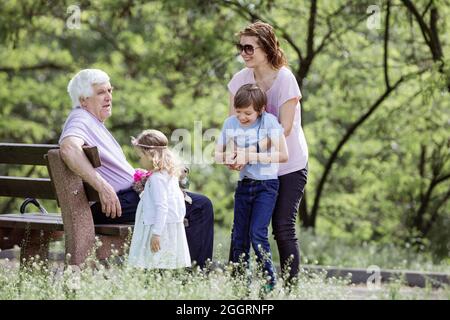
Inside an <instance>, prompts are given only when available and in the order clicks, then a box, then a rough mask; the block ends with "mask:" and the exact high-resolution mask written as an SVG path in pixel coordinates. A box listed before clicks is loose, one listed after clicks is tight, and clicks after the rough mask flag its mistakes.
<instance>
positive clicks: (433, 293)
mask: <svg viewBox="0 0 450 320" xmlns="http://www.w3.org/2000/svg"><path fill="white" fill-rule="evenodd" d="M224 247H226V246H224V245H222V244H217V245H216V247H215V256H214V260H215V264H214V266H213V265H210V268H209V271H208V272H201V271H199V270H198V269H193V270H177V271H163V272H161V271H154V270H152V271H145V270H139V269H135V268H131V267H129V266H127V263H126V256H125V257H124V258H118V257H114V256H113V257H112V258H111V259H110V260H109V261H106V262H102V263H100V262H99V261H96V260H95V259H94V258H93V257H90V258H89V259H88V261H87V264H88V265H89V266H90V267H84V268H81V269H79V268H77V267H70V266H69V267H67V266H64V263H62V262H59V263H58V262H52V261H50V262H49V263H48V264H45V263H44V262H43V261H39V260H37V261H34V262H32V263H30V264H29V265H27V266H26V267H24V268H22V269H20V268H19V267H18V262H17V261H8V260H5V259H3V260H0V299H6V300H9V299H83V300H102V299H126V300H129V299H131V300H134V299H160V300H166V299H170V300H189V299H218V300H228V299H450V289H449V288H448V287H446V288H441V289H438V290H436V289H432V288H431V286H429V287H427V288H424V289H419V288H408V287H406V286H405V285H404V284H403V283H402V281H401V280H400V279H399V280H397V281H393V282H392V283H389V284H386V285H383V286H382V287H381V288H375V289H372V290H369V289H368V288H367V287H366V286H365V285H358V286H355V285H351V284H350V283H349V280H348V279H342V278H340V279H337V278H326V274H325V273H324V272H322V273H312V272H307V271H305V270H302V272H301V274H300V277H299V281H298V283H297V284H296V285H292V286H286V285H285V284H284V281H283V278H282V275H279V277H278V283H277V285H276V286H275V288H274V289H273V290H272V291H270V292H265V291H264V290H263V288H264V284H265V280H264V277H263V275H262V273H261V272H260V271H259V270H258V269H257V267H256V263H255V261H252V263H251V267H250V269H249V272H248V273H247V274H240V275H236V274H233V273H232V266H231V265H229V264H225V261H226V258H225V257H227V250H228V249H227V248H225V249H224ZM217 263H220V267H218V264H217ZM250 274H251V276H250Z"/></svg>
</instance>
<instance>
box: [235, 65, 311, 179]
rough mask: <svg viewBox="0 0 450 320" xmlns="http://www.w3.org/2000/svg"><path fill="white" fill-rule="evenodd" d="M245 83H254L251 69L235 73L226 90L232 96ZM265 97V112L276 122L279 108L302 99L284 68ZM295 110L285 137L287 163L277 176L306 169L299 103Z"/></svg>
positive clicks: (294, 81)
mask: <svg viewBox="0 0 450 320" xmlns="http://www.w3.org/2000/svg"><path fill="white" fill-rule="evenodd" d="M247 83H256V80H255V76H254V73H253V69H252V68H244V69H242V70H241V71H239V72H238V73H236V74H235V75H234V76H233V78H232V79H231V81H230V82H229V83H228V89H229V90H230V92H231V94H232V95H233V96H234V95H235V94H236V92H237V91H238V89H239V88H240V87H241V86H243V85H244V84H247ZM266 95H267V110H266V111H267V112H269V113H271V114H273V115H274V116H275V117H277V119H278V121H279V119H280V108H281V106H282V105H283V104H284V103H285V102H286V101H288V100H290V99H292V98H298V99H299V101H300V98H301V97H302V94H301V92H300V88H299V87H298V83H297V80H296V79H295V76H294V74H293V73H292V72H291V70H289V69H288V68H286V67H282V68H281V69H280V71H279V72H278V75H277V78H276V79H275V81H274V82H273V84H272V87H270V89H269V90H267V91H266ZM295 109H296V110H295V115H294V122H293V125H292V131H291V133H290V134H289V136H287V137H286V144H287V147H288V152H289V161H288V162H287V163H280V167H279V170H278V176H282V175H285V174H288V173H291V172H295V171H298V170H301V169H303V168H305V167H306V163H307V162H308V146H307V144H306V139H305V135H304V133H303V129H302V126H301V116H300V102H298V103H297V105H296V107H295Z"/></svg>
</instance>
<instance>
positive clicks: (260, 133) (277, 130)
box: [218, 112, 284, 180]
mask: <svg viewBox="0 0 450 320" xmlns="http://www.w3.org/2000/svg"><path fill="white" fill-rule="evenodd" d="M283 133H284V129H283V127H282V126H281V125H280V124H279V123H278V120H277V118H276V117H275V116H274V115H272V114H270V113H267V112H263V114H262V115H261V116H260V117H258V119H257V120H256V121H255V123H253V124H252V125H251V126H248V127H243V126H241V124H240V122H239V120H238V119H237V117H236V116H235V115H233V116H230V117H228V118H227V119H226V120H225V122H224V124H223V128H222V132H221V134H220V137H219V140H218V143H219V144H222V145H226V144H227V143H228V142H229V141H230V139H232V140H234V142H235V144H236V145H237V146H238V147H240V148H248V147H249V146H255V147H256V145H257V142H258V141H262V140H264V139H265V138H269V139H277V138H279V136H280V135H282V134H283ZM272 148H273V147H272ZM270 151H272V150H268V151H265V152H270ZM278 167H279V164H278V163H267V164H263V163H249V164H247V165H245V167H244V168H243V169H242V170H241V171H240V174H239V180H242V179H244V178H250V179H255V180H270V179H277V178H278Z"/></svg>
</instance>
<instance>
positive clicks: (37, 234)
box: [20, 230, 54, 263]
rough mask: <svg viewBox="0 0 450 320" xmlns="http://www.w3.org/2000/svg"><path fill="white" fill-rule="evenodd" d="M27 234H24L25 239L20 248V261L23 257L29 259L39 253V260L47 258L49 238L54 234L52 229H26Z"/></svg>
mask: <svg viewBox="0 0 450 320" xmlns="http://www.w3.org/2000/svg"><path fill="white" fill-rule="evenodd" d="M27 232H28V233H29V234H28V235H25V239H24V241H23V244H22V246H21V248H20V262H21V263H22V261H23V259H25V260H29V259H30V258H31V257H35V256H36V255H39V260H41V261H43V260H45V259H48V247H49V244H50V240H51V239H53V238H54V237H53V236H54V235H53V232H52V231H43V230H28V231H27Z"/></svg>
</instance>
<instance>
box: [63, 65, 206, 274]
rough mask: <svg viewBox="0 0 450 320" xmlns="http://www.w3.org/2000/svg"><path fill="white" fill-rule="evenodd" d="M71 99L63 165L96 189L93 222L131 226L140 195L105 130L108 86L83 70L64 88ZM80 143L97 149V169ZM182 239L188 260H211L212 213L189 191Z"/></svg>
mask: <svg viewBox="0 0 450 320" xmlns="http://www.w3.org/2000/svg"><path fill="white" fill-rule="evenodd" d="M67 90H68V92H69V95H70V98H71V99H72V106H73V109H72V111H71V112H70V114H69V116H68V118H67V120H66V122H65V124H64V128H63V131H62V134H61V136H60V139H59V143H60V147H61V156H62V158H63V160H64V162H65V163H66V164H67V166H68V167H69V168H70V169H71V170H72V171H74V172H75V173H76V174H78V175H79V176H80V177H81V178H82V179H83V180H84V181H86V182H87V183H89V184H90V185H91V186H92V187H93V188H94V189H95V190H97V192H98V194H99V197H100V202H99V203H95V204H93V205H92V206H91V211H92V214H93V218H94V223H133V222H134V220H135V213H136V209H137V205H138V203H139V200H140V198H139V195H138V194H137V193H136V191H135V190H133V188H132V183H133V175H134V172H135V170H134V168H133V167H132V166H131V165H130V164H129V163H128V161H127V160H126V158H125V155H124V153H123V151H122V148H121V147H120V145H119V144H118V143H117V141H116V140H115V139H114V137H113V136H112V134H111V133H110V132H109V131H108V129H107V128H106V126H105V124H104V123H105V121H106V120H107V119H108V118H109V117H110V116H111V112H112V92H113V87H112V86H111V83H110V78H109V76H108V75H107V74H106V73H105V72H104V71H102V70H98V69H84V70H81V71H80V72H78V74H76V75H75V76H74V77H73V78H72V79H71V80H70V82H69V85H68V87H67ZM83 145H88V146H96V147H97V149H98V151H99V155H100V159H101V162H102V165H101V167H99V168H93V167H92V165H91V163H90V162H89V160H88V159H87V157H86V155H85V154H84V152H83V149H82V147H83ZM188 195H189V197H190V198H191V199H192V203H186V219H187V220H188V225H187V226H186V236H187V239H188V244H189V251H190V254H191V259H192V260H195V261H196V262H197V264H198V265H200V266H201V267H203V266H204V265H205V262H206V260H207V259H212V250H213V237H214V236H213V235H214V231H213V228H214V212H213V207H212V203H211V201H210V200H209V199H208V198H207V197H205V196H204V195H200V194H195V193H191V192H188Z"/></svg>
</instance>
